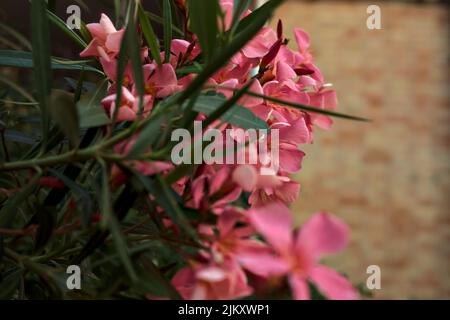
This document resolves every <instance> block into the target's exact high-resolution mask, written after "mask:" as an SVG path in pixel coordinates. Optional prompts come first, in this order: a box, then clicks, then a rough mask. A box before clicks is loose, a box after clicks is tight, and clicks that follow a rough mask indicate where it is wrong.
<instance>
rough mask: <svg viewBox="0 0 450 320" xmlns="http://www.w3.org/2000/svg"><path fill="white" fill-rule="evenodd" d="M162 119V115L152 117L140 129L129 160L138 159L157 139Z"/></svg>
mask: <svg viewBox="0 0 450 320" xmlns="http://www.w3.org/2000/svg"><path fill="white" fill-rule="evenodd" d="M163 119H164V114H159V115H155V116H153V117H152V118H151V119H150V120H149V121H148V122H147V123H146V124H145V126H144V128H142V130H141V132H140V133H139V136H138V138H137V139H136V142H135V143H134V145H133V148H132V149H131V151H130V152H129V154H128V157H129V158H130V159H132V158H135V157H138V156H140V155H142V154H143V153H145V152H146V151H148V149H149V148H150V147H151V146H152V144H153V143H154V142H155V141H156V139H157V138H158V132H159V131H160V130H161V123H162V120H163Z"/></svg>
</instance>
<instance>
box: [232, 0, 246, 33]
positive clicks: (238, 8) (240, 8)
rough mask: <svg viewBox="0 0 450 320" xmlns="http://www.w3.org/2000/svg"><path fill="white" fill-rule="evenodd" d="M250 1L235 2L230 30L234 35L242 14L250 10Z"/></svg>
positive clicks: (236, 0) (240, 0)
mask: <svg viewBox="0 0 450 320" xmlns="http://www.w3.org/2000/svg"><path fill="white" fill-rule="evenodd" d="M249 5H250V0H235V1H234V5H233V20H232V21H231V27H230V30H231V32H232V33H233V32H234V30H235V28H236V26H237V24H238V23H239V21H240V19H241V16H242V14H243V13H244V12H245V10H247V9H248V7H249Z"/></svg>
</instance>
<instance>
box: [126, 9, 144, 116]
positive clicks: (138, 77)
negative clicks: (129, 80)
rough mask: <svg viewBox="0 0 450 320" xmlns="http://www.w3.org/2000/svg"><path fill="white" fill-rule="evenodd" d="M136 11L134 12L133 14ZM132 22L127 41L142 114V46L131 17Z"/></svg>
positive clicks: (128, 29) (128, 27)
mask: <svg viewBox="0 0 450 320" xmlns="http://www.w3.org/2000/svg"><path fill="white" fill-rule="evenodd" d="M133 11H134V10H132V12H133ZM130 18H131V19H130V21H129V23H128V26H127V31H126V32H127V35H126V38H127V39H126V41H127V42H128V50H129V56H130V59H131V65H132V67H133V77H134V83H135V87H136V90H137V92H138V94H139V114H142V111H143V108H144V75H143V73H142V62H141V50H140V48H141V45H140V42H139V40H138V36H137V33H136V31H137V30H136V28H137V27H136V22H135V20H134V17H130Z"/></svg>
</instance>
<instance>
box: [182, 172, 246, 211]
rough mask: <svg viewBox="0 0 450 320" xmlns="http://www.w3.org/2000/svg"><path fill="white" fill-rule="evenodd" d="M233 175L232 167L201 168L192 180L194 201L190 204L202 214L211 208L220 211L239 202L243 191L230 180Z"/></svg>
mask: <svg viewBox="0 0 450 320" xmlns="http://www.w3.org/2000/svg"><path fill="white" fill-rule="evenodd" d="M231 173H232V169H231V167H230V166H225V165H203V166H201V167H200V168H199V169H198V170H197V175H196V176H195V177H194V179H193V180H192V187H191V194H192V199H191V201H189V204H190V205H191V206H192V207H194V208H196V209H199V210H200V211H201V212H203V211H205V210H207V209H209V208H211V209H213V210H214V211H220V210H221V208H223V207H224V206H226V205H228V204H229V203H231V202H233V201H235V200H237V199H238V198H239V195H240V194H241V191H242V190H241V188H239V187H238V186H237V185H236V184H235V183H234V182H233V181H232V180H231V179H230V178H231Z"/></svg>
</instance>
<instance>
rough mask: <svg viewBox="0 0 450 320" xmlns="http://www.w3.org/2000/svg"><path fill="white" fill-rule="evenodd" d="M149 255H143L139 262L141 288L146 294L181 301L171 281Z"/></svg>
mask: <svg viewBox="0 0 450 320" xmlns="http://www.w3.org/2000/svg"><path fill="white" fill-rule="evenodd" d="M147 256H148V255H145V254H143V255H141V256H140V257H139V260H138V268H139V269H138V270H139V271H140V275H139V279H141V281H139V284H138V285H139V287H140V288H141V289H142V290H144V291H145V292H146V293H152V294H154V295H157V296H160V297H170V298H171V299H176V300H179V299H181V296H180V294H179V293H178V292H177V290H176V289H175V288H174V287H173V285H172V284H171V283H170V281H169V280H168V279H167V278H166V277H165V276H164V275H163V274H162V273H161V271H159V269H158V268H157V267H156V266H155V264H154V263H153V261H152V260H151V258H150V257H147Z"/></svg>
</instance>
